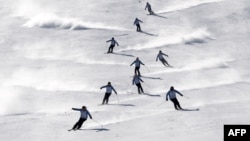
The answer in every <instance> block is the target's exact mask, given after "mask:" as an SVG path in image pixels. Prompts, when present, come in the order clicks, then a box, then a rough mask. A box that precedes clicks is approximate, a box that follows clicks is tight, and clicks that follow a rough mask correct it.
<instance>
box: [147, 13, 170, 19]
mask: <svg viewBox="0 0 250 141" xmlns="http://www.w3.org/2000/svg"><path fill="white" fill-rule="evenodd" d="M149 15H152V16H156V17H159V18H164V19H167V17H164V16H161V15H159V14H157V13H154V14H149Z"/></svg>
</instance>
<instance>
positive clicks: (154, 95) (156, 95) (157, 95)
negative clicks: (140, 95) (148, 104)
mask: <svg viewBox="0 0 250 141" xmlns="http://www.w3.org/2000/svg"><path fill="white" fill-rule="evenodd" d="M144 95H147V96H153V97H161V95H159V94H149V93H144Z"/></svg>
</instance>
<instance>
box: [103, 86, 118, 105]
mask: <svg viewBox="0 0 250 141" xmlns="http://www.w3.org/2000/svg"><path fill="white" fill-rule="evenodd" d="M102 88H106V93H105V96H104V98H103V101H102V104H104V103H106V104H108V102H109V97H110V95H111V93H112V91H114V92H115V94H117V92H116V90H115V89H114V87H113V86H112V85H111V82H108V85H105V86H102V87H101V88H100V89H102Z"/></svg>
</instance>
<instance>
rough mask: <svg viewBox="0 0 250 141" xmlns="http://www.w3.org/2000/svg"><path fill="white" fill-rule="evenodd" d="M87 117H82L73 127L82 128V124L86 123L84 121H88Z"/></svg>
mask: <svg viewBox="0 0 250 141" xmlns="http://www.w3.org/2000/svg"><path fill="white" fill-rule="evenodd" d="M86 120H87V119H84V118H80V119H79V120H78V121H77V122H76V124H75V125H74V126H73V128H72V129H80V128H81V127H82V124H83V123H84V121H86Z"/></svg>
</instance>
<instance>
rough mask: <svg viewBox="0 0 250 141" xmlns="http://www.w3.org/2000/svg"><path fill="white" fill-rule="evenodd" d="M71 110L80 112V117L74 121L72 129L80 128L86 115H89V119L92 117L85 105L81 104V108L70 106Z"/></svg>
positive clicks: (86, 117)
mask: <svg viewBox="0 0 250 141" xmlns="http://www.w3.org/2000/svg"><path fill="white" fill-rule="evenodd" d="M72 110H74V111H80V112H81V116H80V119H79V120H78V121H77V122H76V123H75V125H74V126H73V128H72V130H77V129H80V128H81V127H82V124H83V123H84V122H85V121H86V120H87V119H88V116H89V117H90V119H92V116H91V114H90V113H89V111H88V110H87V107H86V106H82V109H78V108H72Z"/></svg>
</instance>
